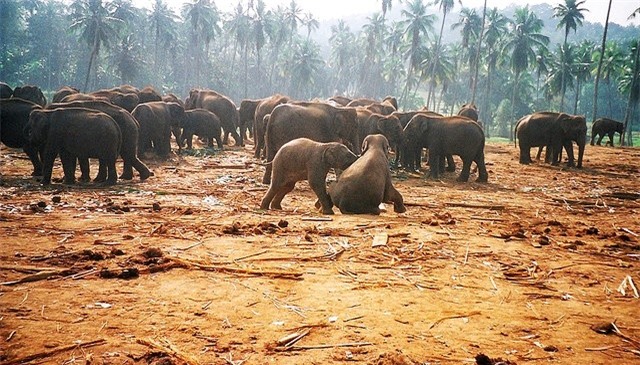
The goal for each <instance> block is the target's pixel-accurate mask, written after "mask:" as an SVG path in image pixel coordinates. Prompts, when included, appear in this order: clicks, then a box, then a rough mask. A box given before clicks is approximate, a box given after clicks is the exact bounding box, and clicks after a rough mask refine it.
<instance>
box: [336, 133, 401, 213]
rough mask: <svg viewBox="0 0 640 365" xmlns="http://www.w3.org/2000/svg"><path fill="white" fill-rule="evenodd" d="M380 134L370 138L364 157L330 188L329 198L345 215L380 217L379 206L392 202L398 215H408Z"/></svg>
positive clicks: (364, 149)
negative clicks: (376, 215) (390, 169)
mask: <svg viewBox="0 0 640 365" xmlns="http://www.w3.org/2000/svg"><path fill="white" fill-rule="evenodd" d="M388 151H389V142H388V141H387V139H386V138H385V137H384V136H383V135H381V134H374V135H370V136H367V137H366V138H365V139H364V142H363V143H362V156H360V158H358V160H356V161H355V162H354V163H353V164H352V165H351V166H349V167H348V168H347V169H346V170H344V171H343V172H342V174H341V175H340V177H339V178H338V181H336V182H335V183H334V184H333V185H331V186H330V187H329V196H331V201H332V202H333V204H335V205H336V206H337V207H338V208H339V209H340V212H342V214H380V208H379V206H380V203H391V202H392V203H393V210H394V211H395V212H396V213H404V212H406V210H407V209H406V208H405V206H404V201H403V198H402V195H401V194H400V192H398V190H396V188H394V187H393V184H392V182H391V172H390V171H389V161H388V159H387V152H388Z"/></svg>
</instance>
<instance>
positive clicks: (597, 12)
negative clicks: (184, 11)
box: [134, 0, 640, 25]
mask: <svg viewBox="0 0 640 365" xmlns="http://www.w3.org/2000/svg"><path fill="white" fill-rule="evenodd" d="M166 1H167V3H169V4H170V6H171V7H173V8H175V9H179V8H180V5H181V4H183V3H184V2H185V1H186V0H166ZM264 1H265V4H266V5H267V8H275V7H276V6H277V5H283V6H286V5H288V4H289V3H290V2H291V0H264ZM425 1H426V2H431V0H425ZM561 1H562V2H564V0H532V1H526V2H525V1H516V0H487V7H488V8H493V7H497V8H498V9H502V8H505V7H507V6H509V5H510V4H512V3H517V4H530V5H534V4H540V3H549V4H551V5H554V6H555V5H556V4H559V3H560V2H561ZM243 2H246V0H243ZM296 2H297V3H298V6H299V7H300V8H301V9H303V11H304V12H311V13H312V14H313V15H314V17H315V18H316V19H318V20H330V19H340V18H345V17H348V16H352V15H363V14H364V15H370V14H373V13H374V12H379V11H381V9H382V6H381V0H296ZM134 3H136V4H137V5H139V6H144V7H147V8H150V7H151V4H152V3H153V0H134ZM215 3H216V5H217V7H218V8H219V9H220V10H223V11H230V10H232V8H233V7H235V5H236V4H237V3H238V0H215ZM403 3H404V1H403ZM462 4H463V5H464V6H465V7H471V8H480V9H481V8H482V7H483V5H484V0H462ZM608 5H609V0H586V1H585V3H584V4H583V6H582V7H584V8H587V9H589V11H588V12H586V13H584V16H585V20H586V21H589V22H593V23H596V22H598V23H603V24H604V21H605V19H606V16H607V6H608ZM393 6H394V9H395V8H396V7H397V8H402V7H403V6H404V4H402V3H400V2H399V1H397V0H396V1H393ZM638 7H640V0H613V4H612V5H611V15H610V20H609V21H610V22H614V23H618V24H621V25H630V24H635V25H640V16H637V17H636V19H635V20H633V21H629V20H627V18H628V17H629V15H630V14H631V12H632V11H633V10H635V9H637V8H638ZM456 9H460V4H459V2H458V1H456V2H455V6H454V11H456ZM434 11H437V9H436V8H434Z"/></svg>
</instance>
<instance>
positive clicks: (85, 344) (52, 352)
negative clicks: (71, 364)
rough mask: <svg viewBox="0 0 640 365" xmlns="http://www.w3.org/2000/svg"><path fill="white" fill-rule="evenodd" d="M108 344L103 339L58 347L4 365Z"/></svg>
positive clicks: (12, 364)
mask: <svg viewBox="0 0 640 365" xmlns="http://www.w3.org/2000/svg"><path fill="white" fill-rule="evenodd" d="M106 343H107V341H106V340H105V339H102V338H101V339H99V340H95V341H89V342H80V343H75V344H73V345H68V346H62V347H57V348H55V349H53V350H49V351H44V352H40V353H37V354H33V355H29V356H26V357H23V358H20V359H14V360H9V361H8V362H5V363H3V364H4V365H17V364H23V363H26V362H30V361H33V360H38V359H44V358H47V357H51V356H53V355H57V354H59V353H61V352H65V351H69V350H75V349H80V348H87V347H93V346H100V345H104V344H106Z"/></svg>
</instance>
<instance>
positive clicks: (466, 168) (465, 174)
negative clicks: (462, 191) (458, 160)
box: [458, 158, 471, 182]
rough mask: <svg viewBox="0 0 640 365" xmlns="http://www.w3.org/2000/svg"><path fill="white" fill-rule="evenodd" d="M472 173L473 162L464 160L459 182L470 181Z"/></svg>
mask: <svg viewBox="0 0 640 365" xmlns="http://www.w3.org/2000/svg"><path fill="white" fill-rule="evenodd" d="M470 172H471V160H470V159H468V158H465V159H464V160H462V171H460V176H458V181H460V182H467V181H469V174H470Z"/></svg>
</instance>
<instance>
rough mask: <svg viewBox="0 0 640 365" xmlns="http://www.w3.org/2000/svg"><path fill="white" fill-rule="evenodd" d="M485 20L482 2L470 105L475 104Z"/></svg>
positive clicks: (484, 8) (485, 5) (485, 13)
mask: <svg viewBox="0 0 640 365" xmlns="http://www.w3.org/2000/svg"><path fill="white" fill-rule="evenodd" d="M486 20H487V0H484V6H483V7H482V26H481V28H480V36H478V44H477V48H476V55H475V56H474V67H473V85H472V86H471V103H475V102H476V87H477V85H478V68H479V67H480V50H481V49H482V40H483V38H484V27H485V23H486Z"/></svg>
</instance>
